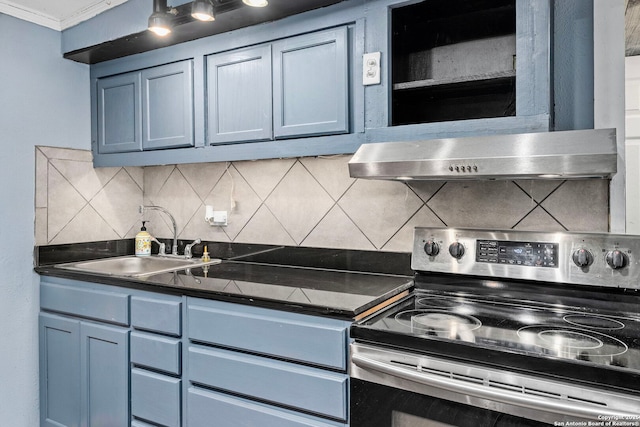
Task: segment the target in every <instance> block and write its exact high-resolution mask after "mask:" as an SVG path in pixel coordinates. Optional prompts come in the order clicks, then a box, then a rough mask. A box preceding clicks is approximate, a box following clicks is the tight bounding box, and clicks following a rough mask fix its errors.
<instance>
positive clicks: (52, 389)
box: [39, 314, 80, 427]
mask: <svg viewBox="0 0 640 427" xmlns="http://www.w3.org/2000/svg"><path fill="white" fill-rule="evenodd" d="M39 323H40V325H39V328H40V425H41V426H42V427H54V426H55V427H60V426H66V427H72V426H79V425H80V370H79V369H78V366H79V365H80V347H79V345H80V341H79V336H80V322H79V321H78V320H74V319H68V318H64V317H60V316H56V315H52V314H41V315H40V321H39Z"/></svg>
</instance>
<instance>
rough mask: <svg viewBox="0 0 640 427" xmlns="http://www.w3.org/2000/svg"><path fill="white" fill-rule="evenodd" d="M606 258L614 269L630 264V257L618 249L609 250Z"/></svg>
mask: <svg viewBox="0 0 640 427" xmlns="http://www.w3.org/2000/svg"><path fill="white" fill-rule="evenodd" d="M605 259H606V261H607V264H608V265H609V267H611V268H613V269H614V270H618V269H620V268H625V267H626V266H627V265H629V257H627V255H626V254H625V253H624V252H622V251H619V250H617V249H616V250H614V251H609V252H607V256H606V258H605Z"/></svg>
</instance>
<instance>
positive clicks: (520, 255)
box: [476, 240, 559, 268]
mask: <svg viewBox="0 0 640 427" xmlns="http://www.w3.org/2000/svg"><path fill="white" fill-rule="evenodd" d="M558 247H559V245H558V243H541V242H510V241H503V240H478V241H476V262H488V263H493V264H507V265H523V266H528V267H551V268H556V267H558Z"/></svg>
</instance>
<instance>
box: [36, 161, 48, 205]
mask: <svg viewBox="0 0 640 427" xmlns="http://www.w3.org/2000/svg"><path fill="white" fill-rule="evenodd" d="M48 168H49V160H48V159H47V157H46V156H45V155H44V154H43V153H42V151H40V150H39V149H37V148H36V191H35V194H36V199H35V205H36V208H46V207H47V185H46V182H47V174H48Z"/></svg>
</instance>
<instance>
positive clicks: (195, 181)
mask: <svg viewBox="0 0 640 427" xmlns="http://www.w3.org/2000/svg"><path fill="white" fill-rule="evenodd" d="M226 168H227V163H224V162H223V163H198V164H186V165H178V169H179V170H180V172H181V173H182V175H183V176H184V178H185V179H186V180H187V182H188V183H189V184H191V187H193V189H194V190H195V192H196V193H197V194H198V196H200V199H202V200H204V199H205V198H206V197H207V196H208V195H209V193H210V192H211V190H212V189H213V187H214V186H215V185H216V184H217V183H218V181H219V180H220V177H221V176H222V174H224V173H225V170H226ZM203 218H204V217H203Z"/></svg>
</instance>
